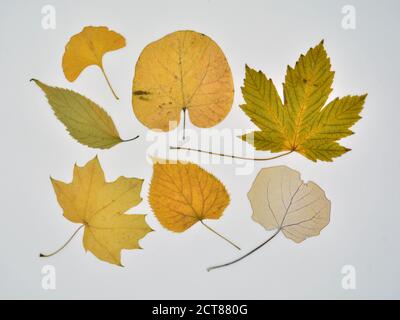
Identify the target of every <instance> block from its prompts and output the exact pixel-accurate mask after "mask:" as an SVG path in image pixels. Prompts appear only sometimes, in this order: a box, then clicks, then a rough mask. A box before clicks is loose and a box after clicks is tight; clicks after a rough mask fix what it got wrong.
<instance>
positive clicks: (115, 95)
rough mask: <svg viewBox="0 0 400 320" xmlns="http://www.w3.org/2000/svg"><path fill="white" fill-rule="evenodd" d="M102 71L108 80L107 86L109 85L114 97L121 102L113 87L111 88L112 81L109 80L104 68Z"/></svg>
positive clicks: (101, 67)
mask: <svg viewBox="0 0 400 320" xmlns="http://www.w3.org/2000/svg"><path fill="white" fill-rule="evenodd" d="M100 69H101V72H102V73H103V75H104V78H105V79H106V81H107V84H108V86H109V88H110V89H111V92H112V94H113V95H114V97H115V99H117V100H119V98H118V96H117V94H116V93H115V91H114V89H113V87H112V86H111V83H110V80H108V77H107V74H106V72H105V71H104V68H103V66H100Z"/></svg>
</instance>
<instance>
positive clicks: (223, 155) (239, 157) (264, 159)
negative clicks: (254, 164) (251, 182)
mask: <svg viewBox="0 0 400 320" xmlns="http://www.w3.org/2000/svg"><path fill="white" fill-rule="evenodd" d="M169 148H170V149H171V150H187V151H196V152H200V153H208V154H212V155H215V156H220V157H229V158H232V159H242V160H253V161H267V160H273V159H278V158H280V157H284V156H287V155H288V154H291V153H292V152H293V151H294V150H290V151H288V152H285V153H282V154H279V155H277V156H273V157H269V158H248V157H241V156H235V155H229V154H224V153H217V152H211V151H205V150H200V149H192V148H186V147H173V146H171V147H169Z"/></svg>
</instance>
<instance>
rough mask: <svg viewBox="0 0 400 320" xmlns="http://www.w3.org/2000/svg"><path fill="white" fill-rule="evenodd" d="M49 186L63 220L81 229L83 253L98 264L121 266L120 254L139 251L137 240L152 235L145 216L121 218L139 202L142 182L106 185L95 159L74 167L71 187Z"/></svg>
mask: <svg viewBox="0 0 400 320" xmlns="http://www.w3.org/2000/svg"><path fill="white" fill-rule="evenodd" d="M51 182H52V184H53V187H54V191H55V193H56V195H57V200H58V203H59V204H60V206H61V207H62V208H63V210H64V216H65V218H67V219H68V220H70V221H72V222H74V223H81V224H83V225H84V226H85V231H84V236H83V246H84V248H85V250H86V251H90V252H92V253H93V254H94V255H95V256H96V257H97V258H99V259H100V260H103V261H106V262H109V263H112V264H116V265H121V250H122V249H140V246H139V240H140V239H141V238H143V237H144V236H145V235H146V234H147V233H149V232H150V231H152V229H151V228H150V227H149V226H148V224H147V223H146V221H145V215H143V214H134V215H131V214H129V215H128V214H124V213H125V212H126V211H127V210H128V209H130V208H132V207H134V206H136V205H138V204H139V203H140V202H141V201H142V198H141V197H140V190H141V188H142V183H143V180H141V179H136V178H125V177H119V178H118V179H117V180H115V181H113V182H106V181H105V178H104V172H103V169H102V168H101V166H100V163H99V161H98V159H97V157H95V158H94V159H93V160H91V161H89V162H88V163H87V164H86V165H85V166H83V167H79V166H76V165H75V167H74V174H73V179H72V182H71V183H65V182H62V181H58V180H55V179H51Z"/></svg>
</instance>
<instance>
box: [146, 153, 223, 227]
mask: <svg viewBox="0 0 400 320" xmlns="http://www.w3.org/2000/svg"><path fill="white" fill-rule="evenodd" d="M149 202H150V206H151V208H152V209H153V211H154V214H155V215H156V217H157V219H158V220H159V221H160V223H161V224H162V225H163V226H164V227H165V228H166V229H168V230H170V231H175V232H183V231H185V230H187V229H188V228H190V227H191V226H192V225H193V224H195V223H196V222H198V221H202V220H204V219H219V218H220V217H221V216H222V213H223V211H224V210H225V208H226V207H227V206H228V204H229V195H228V193H227V191H226V189H225V187H224V185H223V184H222V183H221V182H220V181H219V180H218V179H217V178H216V177H214V176H213V175H212V174H210V173H208V172H207V171H205V170H204V169H202V168H201V167H199V166H198V165H196V164H193V163H183V162H176V163H172V162H168V161H166V162H164V163H161V162H155V163H154V166H153V178H152V180H151V185H150V194H149Z"/></svg>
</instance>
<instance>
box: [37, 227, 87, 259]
mask: <svg viewBox="0 0 400 320" xmlns="http://www.w3.org/2000/svg"><path fill="white" fill-rule="evenodd" d="M84 226H85V225H84V224H82V225H80V226H79V228H78V229H76V230H75V232H74V233H73V234H72V236H71V237H70V238H69V239H68V240H67V242H65V243H64V244H63V245H62V246H61V248H59V249H57V250H56V251H54V252H52V253H49V254H43V253H40V254H39V257H41V258H48V257H51V256H54V255H55V254H57V253H59V252H60V251H61V250H62V249H64V248H65V247H66V246H67V244H68V243H70V242H71V240H72V239H73V238H74V237H75V235H76V234H77V233H78V232H79V230H81V229H82V228H83V227H84Z"/></svg>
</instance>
